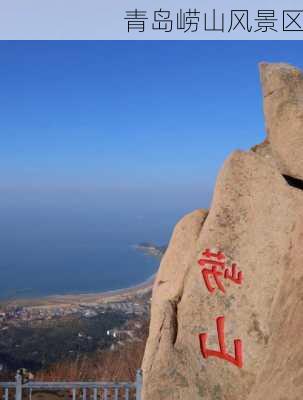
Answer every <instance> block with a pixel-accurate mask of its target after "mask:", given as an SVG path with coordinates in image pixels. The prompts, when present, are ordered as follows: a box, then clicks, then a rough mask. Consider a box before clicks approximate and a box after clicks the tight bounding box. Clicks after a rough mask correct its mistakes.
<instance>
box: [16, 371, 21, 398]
mask: <svg viewBox="0 0 303 400" xmlns="http://www.w3.org/2000/svg"><path fill="white" fill-rule="evenodd" d="M15 400H22V375H21V374H20V372H19V371H17V374H16V393H15Z"/></svg>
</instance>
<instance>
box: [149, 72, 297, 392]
mask: <svg viewBox="0 0 303 400" xmlns="http://www.w3.org/2000/svg"><path fill="white" fill-rule="evenodd" d="M261 78H262V83H263V93H264V110H265V117H266V124H267V129H268V137H267V139H266V140H265V142H264V143H263V144H262V145H258V146H255V148H253V149H252V150H251V151H249V152H241V151H236V152H234V153H233V154H232V155H231V156H230V157H229V158H228V159H227V161H226V162H225V164H224V166H223V168H222V170H221V172H220V174H219V176H218V179H217V183H216V187H215V192H214V198H213V201H212V205H211V208H210V211H209V212H208V213H207V211H205V210H197V211H194V212H193V213H191V214H189V215H187V216H185V217H184V218H183V219H182V220H181V221H180V222H179V223H178V224H177V226H176V227H175V230H174V233H173V236H172V238H171V241H170V244H169V247H168V249H167V251H166V253H165V255H164V257H163V259H162V262H161V266H160V269H159V272H158V275H157V278H156V281H155V284H154V288H153V300H152V314H151V324H150V335H149V338H148V342H147V346H146V351H145V356H144V360H143V399H144V400H177V399H178V400H198V399H199V400H201V399H202V400H261V399H264V398H266V399H269V400H302V399H303V336H301V333H302V332H303V262H302V261H301V253H302V243H303V191H302V190H300V189H298V188H296V187H293V186H290V185H289V184H288V183H287V181H286V180H285V179H284V177H283V175H289V176H292V177H294V178H302V179H303V164H302V163H303V113H302V111H303V95H302V93H303V83H302V77H301V73H300V72H299V71H298V70H297V69H295V68H293V67H291V66H287V65H284V64H272V65H271V64H261ZM300 110H302V111H300ZM300 113H302V114H300ZM300 124H301V125H300Z"/></svg>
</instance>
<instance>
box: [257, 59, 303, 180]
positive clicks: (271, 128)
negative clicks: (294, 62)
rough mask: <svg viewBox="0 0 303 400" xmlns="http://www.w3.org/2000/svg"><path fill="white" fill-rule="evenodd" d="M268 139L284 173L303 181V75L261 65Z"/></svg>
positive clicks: (289, 68) (291, 69) (280, 66)
mask: <svg viewBox="0 0 303 400" xmlns="http://www.w3.org/2000/svg"><path fill="white" fill-rule="evenodd" d="M260 72H261V81H262V86H263V98H264V114H265V121H266V127H267V134H268V139H269V142H270V144H271V148H272V151H273V154H274V156H275V159H276V161H277V165H278V167H279V169H280V171H281V173H283V174H285V175H291V176H293V177H296V178H300V179H303V74H302V72H301V71H300V70H298V69H297V68H294V67H292V66H290V65H288V64H266V63H262V64H260Z"/></svg>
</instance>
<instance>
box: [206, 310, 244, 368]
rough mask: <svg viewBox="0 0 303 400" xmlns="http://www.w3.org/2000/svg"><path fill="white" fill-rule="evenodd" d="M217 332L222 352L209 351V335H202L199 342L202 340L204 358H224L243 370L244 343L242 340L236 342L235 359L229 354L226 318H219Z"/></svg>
mask: <svg viewBox="0 0 303 400" xmlns="http://www.w3.org/2000/svg"><path fill="white" fill-rule="evenodd" d="M217 332H218V341H219V348H220V351H218V350H209V349H207V348H206V341H207V333H200V335H199V340H200V348H201V353H202V356H203V357H204V358H208V357H212V356H213V357H218V358H222V359H223V360H226V361H228V362H230V363H232V364H234V365H236V366H237V367H239V368H242V367H243V356H242V341H241V340H240V339H235V340H234V347H235V357H233V356H231V355H230V354H228V353H227V350H226V346H225V339H224V317H218V318H217Z"/></svg>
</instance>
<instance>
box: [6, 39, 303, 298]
mask: <svg viewBox="0 0 303 400" xmlns="http://www.w3.org/2000/svg"><path fill="white" fill-rule="evenodd" d="M302 54H303V52H302V42H300V41H298V42H286V41H285V42H196V41H195V42H188V41H186V42H141V41H140V42H42V41H41V42H13V41H12V42H0V60H1V62H0V110H1V117H0V137H1V142H0V143H1V145H0V221H1V229H0V254H1V256H0V294H1V293H2V294H3V293H4V294H6V295H9V294H14V293H16V291H17V293H18V290H21V292H20V293H21V294H22V295H24V289H25V290H26V291H27V292H26V293H31V294H32V293H42V294H43V293H58V292H60V293H61V292H65V291H75V290H76V291H77V290H80V291H81V290H99V289H104V288H105V289H106V288H107V289H109V288H116V287H123V286H125V285H129V284H131V283H134V282H138V281H140V280H143V279H146V277H148V276H149V275H150V274H151V273H153V271H154V270H155V269H156V267H157V265H156V264H157V262H156V261H155V260H150V261H148V260H147V261H148V262H147V261H145V262H144V260H142V259H138V258H137V257H139V255H137V254H136V253H135V252H134V251H133V250H132V248H131V247H130V245H131V244H134V243H138V242H141V241H151V242H154V243H157V244H166V243H167V242H168V240H169V238H170V236H171V232H172V229H173V227H174V225H175V224H176V222H177V220H178V219H179V218H181V217H182V216H183V215H184V214H186V213H188V212H190V211H192V210H193V209H196V208H200V207H208V206H209V203H210V200H211V195H212V190H213V187H214V183H215V178H216V175H217V173H218V170H219V168H220V166H221V165H222V163H223V161H224V159H225V158H226V157H227V156H228V154H229V153H231V152H232V151H233V150H235V149H248V148H249V147H251V146H252V145H254V144H256V143H258V142H261V141H262V140H263V139H264V136H265V135H264V124H263V115H262V97H261V90H260V84H259V74H258V65H257V64H258V62H260V61H263V60H267V61H284V62H290V63H293V64H296V65H297V66H299V67H303V56H302ZM145 264H148V265H145ZM16 276H17V277H18V279H16ZM123 276H124V278H123ZM122 278H123V279H122ZM1 282H2V283H1ZM28 291H29V292H28Z"/></svg>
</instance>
